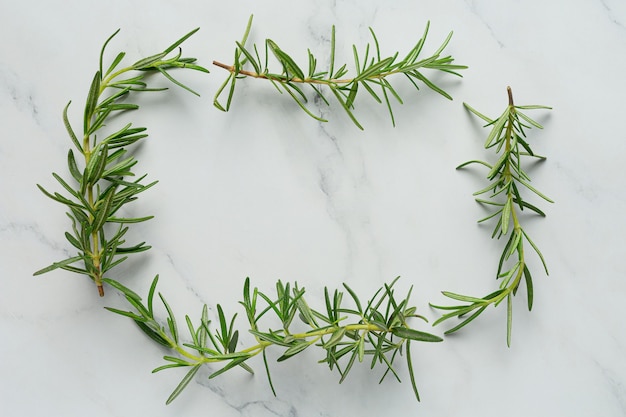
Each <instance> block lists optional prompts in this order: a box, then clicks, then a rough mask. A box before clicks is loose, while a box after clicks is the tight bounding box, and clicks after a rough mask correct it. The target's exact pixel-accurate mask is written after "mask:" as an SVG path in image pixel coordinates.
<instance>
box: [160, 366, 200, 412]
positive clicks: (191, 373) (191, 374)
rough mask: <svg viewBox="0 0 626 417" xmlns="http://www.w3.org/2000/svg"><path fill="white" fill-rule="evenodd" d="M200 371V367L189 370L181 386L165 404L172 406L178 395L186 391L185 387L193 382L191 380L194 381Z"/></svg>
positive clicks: (179, 385)
mask: <svg viewBox="0 0 626 417" xmlns="http://www.w3.org/2000/svg"><path fill="white" fill-rule="evenodd" d="M199 370H200V365H195V366H193V367H192V368H191V369H190V370H189V372H187V375H185V377H184V378H183V379H182V381H180V384H178V386H177V387H176V388H175V389H174V391H173V392H172V394H171V395H170V396H169V398H168V399H167V401H166V402H165V404H170V403H171V402H172V401H174V400H175V399H176V397H178V395H179V394H180V393H181V392H182V391H183V390H184V389H185V387H187V385H189V382H191V380H192V379H193V377H194V376H196V373H198V371H199Z"/></svg>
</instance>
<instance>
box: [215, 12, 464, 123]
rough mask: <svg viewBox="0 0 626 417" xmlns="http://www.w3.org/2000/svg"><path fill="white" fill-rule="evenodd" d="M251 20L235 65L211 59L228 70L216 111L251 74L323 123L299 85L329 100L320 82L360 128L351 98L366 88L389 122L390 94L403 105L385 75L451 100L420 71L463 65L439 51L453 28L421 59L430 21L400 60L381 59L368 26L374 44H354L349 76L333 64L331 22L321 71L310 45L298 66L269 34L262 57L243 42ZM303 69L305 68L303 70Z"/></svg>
mask: <svg viewBox="0 0 626 417" xmlns="http://www.w3.org/2000/svg"><path fill="white" fill-rule="evenodd" d="M251 25H252V16H251V17H250V19H249V21H248V25H247V27H246V31H245V33H244V36H243V38H242V40H241V42H237V43H236V44H237V46H236V48H235V62H234V63H233V65H226V64H222V63H220V62H216V61H214V62H213V64H214V65H216V66H219V67H221V68H224V69H226V70H227V71H229V72H230V74H229V76H228V78H227V79H226V80H225V81H224V83H223V84H222V86H221V87H220V88H219V90H218V91H217V94H216V95H215V100H214V102H213V103H214V105H215V106H216V107H217V108H218V109H220V110H223V111H228V110H229V109H230V106H231V103H232V100H233V95H234V92H235V85H236V83H237V80H239V79H241V78H245V77H253V78H260V79H265V80H269V81H270V82H271V83H272V84H273V85H274V87H276V89H277V90H278V92H280V93H281V94H282V93H283V92H286V93H287V94H288V95H289V96H290V97H291V98H292V99H293V100H294V101H295V102H296V103H297V104H298V106H299V107H300V108H301V109H302V110H303V111H304V112H305V113H306V114H308V115H309V116H311V117H313V118H314V119H316V120H319V121H322V122H325V121H326V120H325V119H323V118H322V117H320V116H317V115H315V114H314V113H313V112H312V111H311V110H310V109H309V107H308V106H307V103H308V99H307V96H306V94H305V93H304V91H303V89H302V86H303V85H308V86H309V87H310V88H311V89H312V90H313V92H314V94H315V95H316V96H317V97H319V98H320V99H321V101H323V102H324V103H326V104H327V105H328V104H329V101H328V99H327V98H326V97H325V96H324V94H323V91H322V87H326V88H328V89H329V90H330V91H331V93H332V96H333V97H334V98H335V99H336V100H337V102H338V103H339V104H340V105H341V107H342V108H343V109H344V110H345V112H346V113H347V114H348V116H349V117H350V119H351V120H352V122H353V123H354V124H355V125H356V126H358V127H359V129H363V127H362V126H361V124H360V123H359V122H358V120H357V119H356V117H355V115H354V113H353V110H354V102H355V99H356V96H357V94H358V92H359V91H363V90H365V91H367V92H368V93H369V95H370V96H371V97H372V98H373V99H374V100H375V101H376V102H378V103H383V102H384V103H385V105H386V107H387V110H388V111H389V115H390V117H391V122H392V123H393V125H394V126H395V119H394V115H393V111H392V107H391V101H390V96H393V98H394V99H395V100H397V101H398V102H399V103H400V104H402V99H401V98H400V95H399V94H398V92H397V91H396V90H395V88H394V87H393V86H392V85H391V83H390V82H389V81H388V80H387V78H388V77H389V76H391V75H394V74H403V75H404V76H406V78H407V79H408V80H409V81H410V82H411V83H412V84H413V86H415V88H416V89H418V90H419V87H418V84H417V83H418V82H421V83H423V84H425V85H426V86H427V87H429V88H431V89H432V90H434V91H436V92H437V93H439V94H441V95H442V96H444V97H446V98H448V99H452V97H451V96H450V95H449V94H448V93H446V92H445V91H444V90H442V89H441V88H440V87H438V86H437V85H436V84H435V83H434V82H432V81H431V80H430V79H429V78H427V77H426V76H425V75H424V73H423V70H437V71H442V72H444V73H449V74H453V75H457V76H461V75H460V74H459V73H458V72H456V71H457V70H461V69H465V68H467V67H466V66H464V65H456V64H453V61H454V59H453V58H452V57H451V56H449V55H448V56H442V53H443V50H444V49H445V47H446V46H447V45H448V42H449V41H450V38H451V37H452V32H450V34H449V35H448V37H447V38H446V39H445V40H444V41H443V43H442V44H441V46H440V47H439V48H438V49H437V50H436V51H435V52H434V53H433V54H432V55H430V56H428V57H426V58H421V56H420V53H421V52H422V48H423V46H424V43H425V42H426V36H427V34H428V28H429V24H427V25H426V29H425V30H424V34H423V36H422V37H421V38H420V39H419V40H418V41H417V43H416V44H415V46H414V47H413V48H412V49H411V50H410V51H409V52H408V53H407V54H406V55H405V56H404V58H402V59H400V58H399V53H398V52H396V53H395V54H393V55H391V56H388V57H384V58H382V57H381V51H380V49H379V44H378V39H377V38H376V34H375V33H374V31H373V30H372V29H371V28H370V33H371V34H372V38H373V41H374V47H373V48H372V47H370V45H369V44H368V45H367V46H366V47H365V51H364V52H363V53H361V54H360V55H359V53H358V51H357V49H356V46H353V55H354V67H355V71H356V74H355V75H354V76H352V77H347V74H348V69H347V65H346V64H344V65H341V66H338V65H336V64H335V28H334V26H333V28H332V32H331V45H330V63H329V68H328V70H320V69H318V66H317V62H318V60H317V58H316V57H315V56H314V55H313V54H312V53H311V51H310V50H307V54H308V65H307V66H306V67H305V66H299V65H298V64H297V63H296V62H295V60H294V59H293V58H292V57H291V56H289V55H288V54H287V53H286V52H285V51H284V50H282V49H281V48H280V47H279V46H278V44H277V43H276V42H274V41H272V40H271V39H267V40H266V41H265V47H264V50H265V56H264V58H263V59H261V56H260V54H259V50H258V49H259V48H257V45H253V46H252V48H249V47H246V41H247V39H248V35H249V33H250V28H251ZM270 53H271V55H272V56H273V57H274V58H275V59H276V61H278V68H279V69H278V70H270V69H269V68H268V62H269V54H270ZM246 68H249V69H246ZM303 68H306V71H305V70H304V69H303ZM227 87H228V97H227V99H226V104H225V105H224V104H222V103H221V102H220V97H221V95H222V94H223V93H224V92H225V91H226V88H227Z"/></svg>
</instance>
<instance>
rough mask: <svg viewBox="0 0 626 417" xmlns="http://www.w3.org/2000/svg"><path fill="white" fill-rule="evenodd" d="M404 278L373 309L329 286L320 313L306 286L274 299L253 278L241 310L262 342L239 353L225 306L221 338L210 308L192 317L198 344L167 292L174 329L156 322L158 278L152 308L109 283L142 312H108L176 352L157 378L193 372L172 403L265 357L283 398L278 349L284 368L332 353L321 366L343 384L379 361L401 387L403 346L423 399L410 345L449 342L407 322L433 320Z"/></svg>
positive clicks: (283, 287) (281, 290) (378, 296)
mask: <svg viewBox="0 0 626 417" xmlns="http://www.w3.org/2000/svg"><path fill="white" fill-rule="evenodd" d="M397 280H398V278H396V279H395V280H394V281H393V282H392V283H391V284H389V285H387V284H385V285H384V287H383V288H381V289H379V290H378V291H377V292H376V293H375V294H374V296H373V297H372V298H371V299H370V300H369V301H368V302H367V304H363V303H361V301H360V300H359V298H358V297H357V295H356V293H355V292H354V291H353V290H352V289H351V288H350V287H348V286H347V285H346V284H344V285H343V286H344V288H345V290H346V291H347V292H348V294H349V296H350V298H351V299H352V304H353V306H352V307H344V306H343V305H342V301H343V295H344V294H343V293H342V292H340V291H337V290H335V291H334V293H332V294H331V293H330V292H329V291H328V289H327V288H326V289H325V290H324V299H325V304H326V306H325V310H323V311H318V310H314V309H312V308H311V307H309V304H308V303H307V301H306V300H305V298H304V294H305V290H304V288H300V287H298V285H297V284H295V285H294V286H293V287H292V286H291V285H290V284H289V283H286V284H283V283H282V282H281V281H278V282H277V284H276V295H275V296H274V298H272V297H270V296H268V295H266V294H264V293H262V292H260V291H259V290H258V289H257V288H255V289H254V290H252V291H250V279H246V281H245V284H244V288H243V300H242V301H240V304H241V305H242V306H243V308H244V310H245V313H246V318H247V320H248V325H249V330H248V331H249V332H250V333H251V334H252V335H253V336H254V338H255V342H254V344H253V345H252V346H250V347H247V348H245V349H242V350H237V347H238V344H239V331H238V330H234V323H235V318H236V316H237V315H236V314H235V315H234V316H233V317H232V318H231V319H230V320H228V319H227V318H226V315H225V314H224V310H223V309H222V307H221V306H220V305H219V304H218V305H217V314H218V320H219V323H218V326H216V327H217V328H216V330H215V331H214V333H212V332H211V327H210V324H211V323H210V321H209V319H208V308H207V306H206V305H205V306H204V308H203V310H202V314H201V317H200V320H199V322H198V323H197V324H196V325H194V323H193V322H192V320H191V319H190V318H189V316H185V324H186V326H187V329H188V331H189V338H190V340H189V341H187V342H184V341H183V338H182V334H181V331H180V330H179V328H178V325H177V321H176V318H175V317H174V314H173V312H172V309H171V307H170V306H169V304H168V303H167V301H166V300H165V297H163V295H162V294H161V293H159V294H158V295H159V298H160V299H161V301H162V303H163V305H164V307H165V310H166V311H167V315H168V317H167V319H166V323H167V326H163V325H162V324H161V323H160V321H159V320H157V319H156V318H155V311H154V305H153V301H154V295H155V293H156V286H157V282H158V276H157V277H155V279H154V280H153V281H152V285H151V287H150V290H149V293H148V298H147V301H146V303H145V304H144V303H143V301H142V299H141V297H140V296H139V295H137V294H136V293H135V292H133V291H132V290H130V289H129V288H127V287H125V286H124V285H122V284H120V283H119V282H116V281H114V280H111V279H105V280H104V281H105V282H106V283H108V284H110V285H111V286H113V287H115V288H117V289H118V290H119V291H121V292H122V294H123V295H124V296H125V298H126V299H127V300H128V302H129V303H130V304H131V305H132V306H133V307H134V309H135V311H123V310H118V309H114V308H108V310H110V311H112V312H114V313H117V314H121V315H123V316H126V317H130V318H131V319H133V320H134V321H135V323H136V324H137V325H138V326H139V327H140V328H141V330H143V331H144V332H145V333H146V334H147V335H148V336H149V337H150V338H151V339H152V340H154V341H155V342H157V343H159V344H160V345H162V346H164V347H166V348H168V349H170V350H171V351H172V353H173V354H174V355H175V356H171V355H166V356H164V357H163V359H165V361H166V363H165V364H164V365H162V366H159V367H158V368H156V369H154V371H153V372H159V371H162V370H164V369H170V368H179V367H184V368H187V369H189V370H188V371H187V374H186V375H185V376H184V377H183V379H182V380H181V382H180V383H179V384H178V386H177V387H176V388H175V389H174V391H173V392H172V394H171V395H170V397H169V398H168V399H167V403H168V404H169V403H170V402H172V401H173V400H174V399H175V398H176V397H177V396H178V395H179V394H180V393H181V392H182V391H183V389H184V388H185V387H186V386H187V384H189V382H190V381H191V380H192V379H193V377H194V375H195V374H196V373H197V372H198V370H199V369H200V367H202V366H203V365H205V364H214V363H216V364H217V363H221V364H223V366H222V367H221V368H219V369H218V370H216V371H214V372H213V373H212V374H211V375H210V376H209V378H214V377H216V376H218V375H220V374H222V373H224V372H226V371H228V370H230V369H232V368H234V367H237V366H239V367H242V368H243V369H245V370H246V371H248V372H250V373H253V371H252V369H251V368H250V367H249V366H248V364H247V363H246V362H247V361H248V360H249V359H250V358H252V357H254V356H257V355H259V354H261V355H262V357H263V363H264V365H265V372H266V374H267V378H268V381H269V384H270V387H271V389H272V392H274V395H275V394H276V391H275V389H274V385H273V383H272V378H271V375H270V369H269V366H268V361H267V356H266V350H267V349H268V348H270V347H275V348H278V349H283V353H282V356H280V357H279V358H278V361H279V362H281V361H284V360H287V359H290V358H292V357H293V356H295V355H297V354H298V353H300V352H302V351H304V350H305V349H307V348H309V347H310V346H316V347H319V348H321V350H323V351H324V357H323V358H322V359H321V360H320V361H319V362H320V363H326V364H327V365H328V367H329V368H330V369H331V370H334V369H336V370H337V372H338V373H339V375H340V377H341V378H340V380H339V382H340V383H341V382H342V381H343V380H344V379H345V378H346V376H347V375H348V373H349V372H350V370H351V369H352V366H353V365H354V363H355V361H356V360H358V361H359V362H363V361H364V360H365V357H371V360H370V362H369V363H370V368H371V369H373V368H374V367H375V366H376V365H377V364H379V365H381V366H382V367H383V368H385V371H384V373H383V376H382V378H381V379H380V382H382V381H383V380H384V379H385V377H386V376H387V375H389V374H393V376H394V377H395V378H396V379H397V380H398V381H400V378H399V376H398V373H397V372H396V370H395V369H394V366H393V362H394V360H395V359H396V357H397V356H398V355H402V353H403V352H402V350H403V346H405V345H406V350H405V353H406V355H405V356H406V361H407V366H408V368H409V376H410V379H411V384H412V386H413V391H414V393H415V396H416V398H417V400H418V401H419V394H418V391H417V387H416V383H415V374H414V371H413V364H412V360H411V351H410V343H411V341H419V342H440V341H442V339H441V338H440V337H438V336H435V335H433V334H430V333H425V332H422V331H419V330H415V329H412V328H411V327H409V325H408V324H407V320H408V319H409V318H411V317H419V318H421V319H423V320H425V321H426V319H425V318H424V317H422V316H419V315H417V314H416V308H415V307H412V306H410V305H409V298H410V296H411V290H409V292H408V294H407V296H406V297H404V298H401V299H398V298H396V296H395V290H394V289H393V286H394V284H395V283H396V281H397ZM269 315H271V316H274V317H275V318H277V319H278V323H280V328H278V329H274V330H273V329H271V328H270V329H267V330H262V329H261V319H262V318H264V316H269ZM296 316H298V317H299V319H300V320H299V321H300V322H301V323H298V324H299V326H300V329H299V330H293V328H294V327H296V323H294V321H295V318H296ZM274 323H276V322H274Z"/></svg>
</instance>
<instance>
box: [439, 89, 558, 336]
mask: <svg viewBox="0 0 626 417" xmlns="http://www.w3.org/2000/svg"><path fill="white" fill-rule="evenodd" d="M507 92H508V97H509V104H508V106H507V107H506V109H505V110H504V112H503V113H502V115H501V116H500V117H498V118H497V119H495V120H492V119H490V118H489V117H487V116H485V115H483V114H481V113H479V112H478V111H476V110H475V109H473V108H472V107H471V106H469V105H468V104H466V103H464V105H465V107H466V108H467V109H468V110H469V111H470V112H472V113H473V114H475V115H476V116H478V117H480V118H481V119H483V120H484V121H486V122H487V125H486V126H491V132H490V133H489V135H488V136H487V141H486V142H485V148H487V149H489V148H495V150H496V152H497V153H500V157H499V159H498V160H497V161H496V163H495V164H493V165H491V164H489V163H487V162H483V161H478V160H472V161H468V162H465V163H463V164H461V165H459V166H458V167H457V169H459V168H463V167H466V166H468V165H470V164H480V165H484V166H485V167H487V168H488V169H489V173H488V174H487V179H488V180H489V181H490V182H491V183H490V185H489V186H487V187H486V188H484V189H482V190H479V191H477V192H475V193H474V195H476V196H479V195H482V194H486V193H490V195H489V199H482V198H477V199H476V201H478V202H479V203H481V204H486V205H490V206H494V207H496V208H497V209H496V210H494V212H493V213H491V214H490V215H488V216H487V217H485V218H483V219H481V220H479V222H484V221H487V220H490V219H495V218H497V219H498V220H497V222H496V225H495V228H494V230H493V233H492V238H493V237H497V238H500V237H502V236H505V235H507V234H508V233H509V232H511V233H510V234H509V238H508V240H507V242H506V244H505V245H504V249H503V251H502V255H501V256H500V261H499V263H498V268H497V272H496V278H497V279H501V282H500V287H499V289H498V290H496V291H494V292H492V293H491V294H488V295H486V296H484V297H482V298H477V297H471V296H465V295H460V294H455V293H452V292H448V291H444V292H443V294H444V295H445V296H446V297H448V298H451V299H453V300H456V301H461V302H463V303H466V304H462V305H455V306H438V305H432V304H431V305H432V307H434V308H437V309H440V310H444V311H449V312H448V313H446V314H444V315H442V316H441V317H440V318H439V319H438V320H437V321H435V323H434V325H437V324H439V323H441V322H443V321H445V320H448V319H450V318H452V317H459V318H461V317H464V316H466V315H468V314H470V313H471V315H470V316H469V317H467V318H464V320H463V321H462V322H461V323H459V324H457V325H456V326H454V327H453V328H451V329H449V330H447V331H446V332H445V333H446V334H450V333H453V332H455V331H457V330H459V329H461V328H462V327H464V326H465V325H467V324H468V323H470V322H471V321H472V320H474V319H475V318H476V317H478V316H479V315H480V314H481V313H482V312H483V311H485V309H486V308H487V307H488V306H490V305H494V306H498V305H499V304H500V303H501V302H502V301H504V300H506V302H507V325H506V329H507V331H506V333H507V337H506V341H507V345H508V346H510V345H511V325H512V320H513V296H515V294H516V293H517V290H518V288H519V285H520V284H521V282H522V278H523V279H524V281H525V282H526V292H527V298H528V310H531V309H532V305H533V284H532V276H531V273H530V270H529V268H528V262H527V260H526V252H525V243H528V244H529V245H530V247H532V249H533V250H534V251H535V252H536V253H537V255H538V256H539V258H540V259H541V263H542V265H543V267H544V270H545V272H546V274H548V267H547V266H546V262H545V260H544V258H543V255H542V254H541V252H540V251H539V248H538V247H537V245H535V243H534V242H533V241H532V240H531V239H530V237H529V236H528V233H526V231H525V230H524V229H523V227H522V225H521V223H520V215H519V212H521V211H523V210H524V209H528V210H530V211H533V212H535V213H536V214H539V215H540V216H545V214H544V212H543V211H541V210H540V209H539V208H538V207H536V206H535V205H533V204H531V203H529V202H528V201H526V200H524V199H523V198H522V193H521V192H520V190H523V189H527V190H529V191H531V192H533V193H534V194H536V195H538V196H539V197H541V198H543V199H544V200H546V201H548V202H550V203H552V202H553V201H552V200H551V199H549V198H548V197H546V196H545V195H544V194H542V193H541V192H540V191H538V190H537V189H536V188H535V187H533V186H532V185H530V177H529V176H528V174H527V173H526V172H525V171H524V169H523V167H522V157H531V158H534V159H540V160H543V159H545V157H543V156H539V155H536V154H535V153H534V152H533V151H532V149H531V148H530V145H529V144H528V142H527V140H526V132H525V129H529V128H530V127H531V126H533V127H536V128H539V129H541V128H542V126H541V125H540V124H539V123H537V122H536V121H534V120H533V119H531V118H530V117H528V116H527V115H526V114H524V113H522V112H521V110H533V109H550V107H547V106H539V105H530V106H516V105H515V104H514V103H513V93H512V92H511V88H510V87H508V88H507ZM518 210H519V212H518ZM514 255H515V256H514ZM510 259H512V261H511V262H507V261H509V260H510Z"/></svg>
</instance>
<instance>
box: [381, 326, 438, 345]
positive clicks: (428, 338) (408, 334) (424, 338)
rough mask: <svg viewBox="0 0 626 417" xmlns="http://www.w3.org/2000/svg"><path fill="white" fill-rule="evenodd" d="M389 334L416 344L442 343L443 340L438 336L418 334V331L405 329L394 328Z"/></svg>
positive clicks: (424, 333)
mask: <svg viewBox="0 0 626 417" xmlns="http://www.w3.org/2000/svg"><path fill="white" fill-rule="evenodd" d="M391 333H392V334H393V335H394V336H398V337H401V338H403V339H410V340H416V341H418V342H443V339H442V338H441V337H439V336H436V335H434V334H430V333H426V332H420V331H419V330H414V329H408V328H406V327H394V328H393V329H391Z"/></svg>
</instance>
